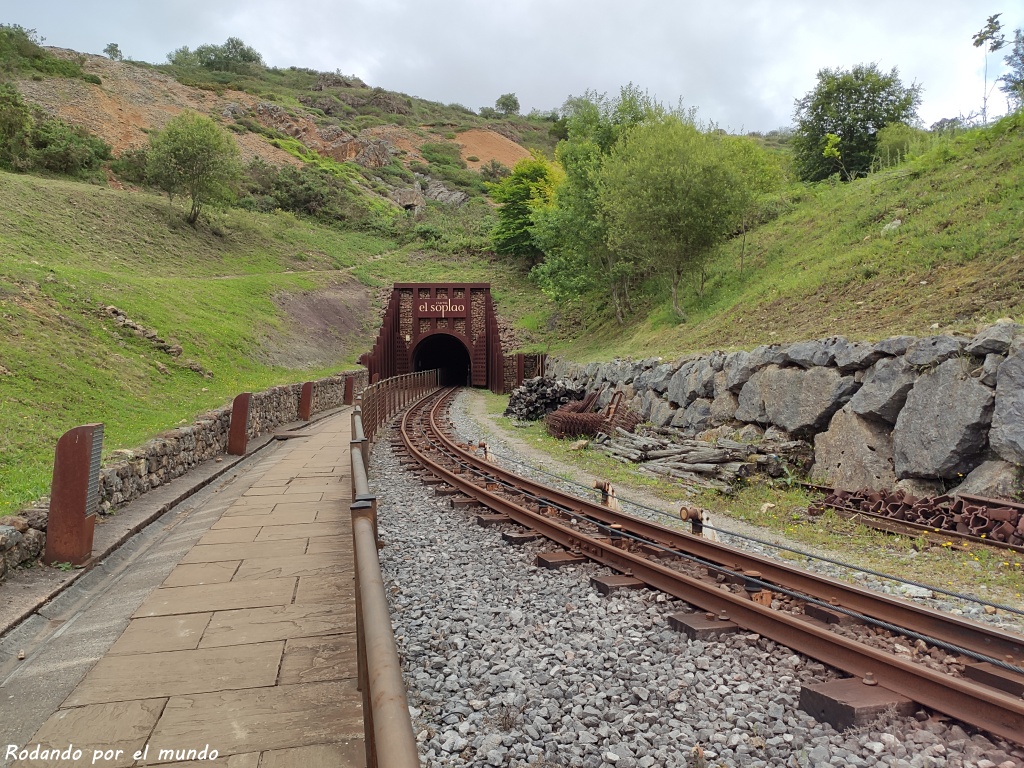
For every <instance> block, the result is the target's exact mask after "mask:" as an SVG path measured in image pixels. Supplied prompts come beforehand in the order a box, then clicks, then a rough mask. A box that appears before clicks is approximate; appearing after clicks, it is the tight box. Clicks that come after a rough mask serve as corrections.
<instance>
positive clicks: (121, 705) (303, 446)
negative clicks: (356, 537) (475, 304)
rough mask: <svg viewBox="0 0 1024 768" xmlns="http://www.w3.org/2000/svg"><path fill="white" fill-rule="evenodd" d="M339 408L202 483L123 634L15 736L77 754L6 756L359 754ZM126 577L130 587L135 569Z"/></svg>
mask: <svg viewBox="0 0 1024 768" xmlns="http://www.w3.org/2000/svg"><path fill="white" fill-rule="evenodd" d="M349 418H350V417H349V411H348V409H345V410H344V411H342V412H341V413H339V414H337V415H335V416H332V417H330V418H328V419H325V420H324V421H322V422H320V423H319V424H316V425H313V426H311V427H310V428H309V429H308V430H305V431H304V432H303V435H306V434H308V436H303V437H299V438H294V439H289V440H287V441H284V442H281V443H278V444H276V445H275V446H274V447H273V448H272V449H271V450H269V451H268V452H267V453H268V454H269V455H267V456H266V457H262V456H257V457H255V458H254V459H253V460H252V462H253V463H252V466H251V467H248V468H246V469H245V470H244V471H243V472H242V474H240V475H239V476H238V477H237V478H236V479H234V480H233V481H232V482H231V484H230V485H229V486H226V487H225V488H223V489H222V490H221V491H219V492H214V493H211V494H209V502H208V503H205V504H204V505H203V506H201V507H199V508H198V509H197V511H196V512H195V513H194V514H195V516H196V518H197V519H200V518H201V517H202V516H203V515H204V513H205V514H209V520H207V521H206V523H204V524H203V525H205V532H204V531H203V530H197V531H195V533H194V535H193V538H192V542H189V545H190V546H188V548H187V551H186V549H185V548H184V547H179V549H178V551H177V552H176V553H175V557H178V556H179V555H180V552H181V551H185V554H184V556H183V557H180V559H177V560H176V562H177V564H176V565H174V564H173V563H168V565H172V566H173V567H172V569H171V570H170V572H169V574H167V575H166V578H165V579H164V580H163V581H162V583H160V584H159V586H158V587H157V588H156V589H152V590H150V591H148V593H147V594H145V595H140V596H138V597H141V598H142V599H141V603H140V602H139V600H138V599H137V598H136V600H135V602H134V604H133V606H132V607H133V608H134V610H132V612H131V613H130V614H129V615H126V617H125V618H127V619H128V624H127V628H125V629H124V631H123V633H121V634H120V636H119V637H117V639H116V641H115V642H114V643H113V645H110V646H109V649H107V650H106V651H105V654H104V655H102V658H99V659H98V661H96V662H95V664H94V665H92V666H91V669H89V671H88V673H87V674H85V676H84V678H83V679H81V682H79V683H78V685H77V687H75V688H74V690H73V691H72V692H71V694H70V695H69V696H67V697H66V698H65V699H63V701H62V702H61V703H60V704H59V708H58V709H57V710H56V712H53V714H52V715H51V716H50V717H49V718H48V719H46V721H45V722H44V723H43V725H42V726H41V727H40V728H39V729H38V730H37V731H36V732H35V734H34V735H33V736H32V738H31V739H30V740H28V741H27V742H24V743H21V744H19V745H17V746H18V747H19V748H21V749H26V748H27V749H30V750H31V749H33V748H34V747H35V745H37V744H41V745H42V747H43V748H48V747H56V748H59V749H60V750H64V749H65V748H67V747H68V746H69V745H73V750H74V749H81V755H80V756H76V755H75V754H74V752H73V751H72V754H71V755H70V759H67V758H64V757H63V756H60V757H58V758H57V759H47V760H25V761H16V762H14V763H13V764H14V765H17V766H23V765H24V766H29V765H31V766H36V765H46V766H57V765H60V766H72V765H73V766H90V765H95V766H103V768H118V767H119V766H133V765H154V764H164V765H226V766H231V768H284V767H285V766H301V767H302V768H317V766H332V768H343V767H345V766H362V765H363V764H364V746H363V713H362V706H361V699H360V695H359V693H358V691H357V690H356V684H355V675H356V639H355V596H354V592H353V586H354V582H353V559H352V537H351V536H352V535H351V519H350V514H349V510H348V504H349V499H350V498H351V478H350V475H349V459H348V453H347V452H348V446H349ZM211 510H212V512H211ZM211 521H215V522H212V525H211V524H210V522H211ZM172 527H173V525H172V526H168V527H167V530H168V531H170V530H171V528H172ZM196 536H201V538H199V539H198V541H195V537H196ZM167 540H168V541H169V540H170V536H168V537H167ZM193 542H194V544H193ZM164 543H166V542H164ZM159 549H160V547H159V546H154V547H153V553H152V554H153V556H154V557H157V559H158V555H159ZM145 559H146V558H140V560H145ZM164 573H166V569H165V570H164ZM161 575H163V574H161ZM140 578H141V576H140ZM120 582H123V583H125V584H131V582H132V570H131V567H130V566H126V569H125V572H124V575H123V576H121V577H120ZM112 588H113V587H112ZM125 599H128V598H125ZM134 606H137V607H134ZM83 613H88V611H83ZM83 621H85V620H83ZM86 623H87V622H86ZM119 626H123V623H122V624H121V625H119ZM118 628H119V627H118ZM43 655H45V654H43V652H42V651H40V656H43ZM40 663H41V662H40ZM49 666H50V667H57V666H59V663H51V664H50V665H49ZM22 677H24V678H25V682H24V683H23V686H27V688H26V689H24V690H23V693H22V695H31V690H32V689H33V688H34V687H35V686H37V685H44V686H45V676H42V677H40V679H39V680H37V681H35V682H33V681H32V680H31V674H30V673H29V672H26V674H25V675H23V676H22ZM17 682H18V680H17V679H16V680H15V681H14V682H13V683H11V684H10V685H13V688H12V689H11V690H13V691H17V690H18V686H17V685H16V683H17ZM6 687H10V686H5V688H6ZM2 690H3V689H0V691H2ZM40 692H42V689H40ZM4 698H5V699H6V700H7V702H6V703H12V702H13V703H15V704H17V698H18V697H17V696H15V695H14V693H11V694H9V695H8V696H5V697H4ZM0 748H2V749H4V750H7V749H8V747H7V745H4V744H0ZM214 750H216V754H217V758H216V759H215V760H212V761H211V760H210V759H209V757H210V756H211V754H212V753H213V751H214ZM97 751H99V756H98V757H97ZM190 751H191V752H190ZM5 756H6V755H5ZM76 758H77V759H76ZM6 762H8V761H7V760H2V761H0V764H2V763H6Z"/></svg>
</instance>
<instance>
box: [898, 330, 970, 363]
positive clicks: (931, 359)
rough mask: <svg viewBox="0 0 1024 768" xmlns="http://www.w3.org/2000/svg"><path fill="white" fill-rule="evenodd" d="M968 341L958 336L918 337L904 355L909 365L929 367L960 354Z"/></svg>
mask: <svg viewBox="0 0 1024 768" xmlns="http://www.w3.org/2000/svg"><path fill="white" fill-rule="evenodd" d="M965 346H966V341H965V340H964V339H960V338H957V337H956V336H928V337H926V338H923V339H918V340H917V341H915V342H914V343H913V344H911V345H910V346H909V347H907V352H906V354H905V355H904V356H903V357H904V359H905V360H906V361H907V364H908V365H911V366H913V367H915V368H927V367H929V366H934V365H939V364H941V363H944V362H946V361H947V360H949V359H950V358H951V357H956V356H957V355H959V354H960V353H961V352H962V351H963V349H964V347H965Z"/></svg>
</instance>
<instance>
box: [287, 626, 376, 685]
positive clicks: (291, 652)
mask: <svg viewBox="0 0 1024 768" xmlns="http://www.w3.org/2000/svg"><path fill="white" fill-rule="evenodd" d="M356 664H357V659H356V636H355V633H349V634H347V635H324V636H322V637H296V638H293V639H291V640H289V641H287V643H286V644H285V647H284V657H283V658H282V660H281V671H280V674H279V676H278V682H279V683H280V684H281V685H288V684H290V683H314V682H317V681H321V680H351V679H353V678H355V677H356V676H357V673H358V668H357V666H356Z"/></svg>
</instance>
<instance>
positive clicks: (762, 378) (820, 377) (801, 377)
mask: <svg viewBox="0 0 1024 768" xmlns="http://www.w3.org/2000/svg"><path fill="white" fill-rule="evenodd" d="M858 386H859V385H858V384H857V383H856V382H855V381H854V379H853V377H852V376H843V375H842V374H841V373H839V371H837V370H835V369H833V368H811V369H809V370H806V371H805V370H802V369H800V368H780V367H778V366H776V365H770V366H768V367H767V368H765V369H764V370H762V371H758V372H757V373H755V374H754V375H753V376H751V377H750V380H749V381H748V382H747V383H746V384H745V385H744V386H743V389H742V390H741V391H740V396H739V407H738V409H737V411H736V418H737V419H739V420H740V421H755V422H759V423H765V424H775V425H776V426H779V427H782V428H783V429H784V430H786V431H787V432H791V433H793V434H794V435H795V436H797V437H802V436H804V435H807V434H808V433H811V434H813V433H814V432H815V431H817V430H820V429H821V428H823V427H824V426H825V425H826V424H828V421H829V419H830V418H831V417H832V414H834V413H835V412H836V411H838V410H839V409H840V408H842V407H843V406H844V405H845V404H846V403H847V402H848V401H849V400H850V398H851V397H852V396H853V393H854V392H856V391H857V387H858Z"/></svg>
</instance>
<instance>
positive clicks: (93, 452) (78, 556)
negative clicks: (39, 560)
mask: <svg viewBox="0 0 1024 768" xmlns="http://www.w3.org/2000/svg"><path fill="white" fill-rule="evenodd" d="M102 453H103V425H102V424H85V425H83V426H81V427H75V428H74V429H72V430H69V431H68V432H65V433H64V435H63V436H62V437H61V438H60V440H58V441H57V450H56V453H55V455H54V460H53V483H52V484H51V486H50V517H49V522H48V523H47V530H46V548H45V550H44V552H43V562H44V563H46V564H48V565H49V564H51V563H71V564H72V565H83V564H85V563H86V562H88V560H89V558H90V557H92V539H93V532H94V530H95V526H96V510H97V508H98V506H99V501H100V488H99V479H100V458H101V456H102Z"/></svg>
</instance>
